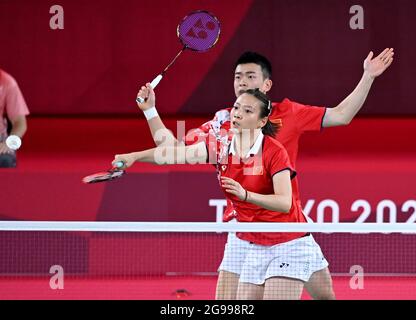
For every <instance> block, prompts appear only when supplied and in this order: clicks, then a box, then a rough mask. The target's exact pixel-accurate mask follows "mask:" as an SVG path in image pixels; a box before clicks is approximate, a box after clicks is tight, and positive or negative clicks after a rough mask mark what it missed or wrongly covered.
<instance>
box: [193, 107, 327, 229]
mask: <svg viewBox="0 0 416 320" xmlns="http://www.w3.org/2000/svg"><path fill="white" fill-rule="evenodd" d="M230 112H231V108H228V109H223V110H220V111H218V112H217V113H216V114H215V117H214V118H213V119H212V120H210V121H208V122H206V123H204V124H203V125H202V126H200V127H199V128H198V129H196V130H194V131H192V132H190V133H189V134H188V135H187V137H186V143H187V144H192V143H195V142H198V141H199V142H200V141H203V140H204V138H206V136H207V135H208V133H209V132H210V131H211V132H214V133H217V132H219V131H220V130H229V129H230ZM325 112H326V108H324V107H316V106H308V105H303V104H300V103H297V102H293V101H290V100H289V99H284V100H283V101H282V102H280V103H273V109H272V113H271V114H270V117H269V119H270V121H272V122H274V123H276V124H277V126H278V128H279V130H278V133H277V135H276V137H275V138H276V140H278V141H279V142H280V143H281V144H282V145H283V146H284V147H285V149H286V151H287V153H288V156H289V159H290V162H291V164H292V166H293V168H294V169H296V160H297V156H298V148H299V139H300V137H301V135H302V134H303V133H304V132H307V131H319V130H321V128H322V122H323V118H324V115H325ZM292 189H293V197H294V198H295V199H296V200H297V201H298V204H299V206H300V195H299V186H298V181H297V178H295V179H293V180H292ZM234 217H235V212H234V209H233V208H232V206H231V205H230V203H229V201H227V208H226V210H225V212H224V221H229V220H231V219H233V218H234Z"/></svg>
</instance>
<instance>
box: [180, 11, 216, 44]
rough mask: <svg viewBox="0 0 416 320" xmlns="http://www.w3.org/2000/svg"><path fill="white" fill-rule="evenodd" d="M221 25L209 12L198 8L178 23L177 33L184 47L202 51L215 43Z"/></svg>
mask: <svg viewBox="0 0 416 320" xmlns="http://www.w3.org/2000/svg"><path fill="white" fill-rule="evenodd" d="M220 33H221V25H220V22H219V20H218V19H217V18H216V17H215V16H214V15H213V14H212V13H210V12H208V11H205V10H198V11H194V12H192V13H190V14H189V15H187V16H186V17H185V18H183V19H182V21H181V22H180V23H179V25H178V28H177V34H178V38H179V40H180V41H181V42H182V44H183V45H184V47H185V48H187V49H190V50H193V51H198V52H204V51H207V50H209V49H211V48H212V47H213V46H215V45H216V43H217V42H218V39H219V38H220Z"/></svg>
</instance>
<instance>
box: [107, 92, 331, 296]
mask: <svg viewBox="0 0 416 320" xmlns="http://www.w3.org/2000/svg"><path fill="white" fill-rule="evenodd" d="M143 94H144V95H146V93H145V92H144V91H143ZM144 98H147V99H148V100H150V102H149V103H151V102H152V99H154V92H153V90H151V88H150V89H149V90H148V92H147V96H144ZM149 98H150V99H149ZM271 109H272V105H271V103H270V101H269V99H268V98H267V96H266V95H265V94H263V93H262V92H261V91H259V90H258V89H250V90H247V91H245V92H244V93H243V94H241V95H240V96H239V97H238V98H237V100H236V102H235V104H234V107H233V109H232V111H231V120H232V121H231V130H230V133H229V134H228V133H225V134H223V135H221V136H218V135H214V134H210V135H209V136H208V137H207V138H205V139H204V141H201V142H199V143H197V144H194V145H190V146H176V147H172V146H166V147H164V146H163V145H162V146H159V147H158V148H154V149H149V150H146V151H141V152H134V153H129V154H124V155H116V156H115V159H114V161H113V164H115V163H117V162H120V161H121V162H123V163H124V164H125V167H130V166H132V165H133V164H134V163H135V162H151V163H157V164H174V163H192V164H194V163H196V162H199V163H203V162H205V163H207V162H209V161H214V162H215V163H216V166H217V172H218V178H219V182H220V186H221V188H222V189H223V191H224V193H225V195H226V197H227V199H229V200H230V201H231V202H232V203H233V206H234V208H235V210H236V212H237V220H238V221H240V222H306V219H305V217H304V215H303V214H302V210H301V207H300V205H299V202H298V201H296V199H295V197H293V196H292V194H293V192H292V184H291V179H292V178H294V176H295V175H296V173H295V172H294V170H293V169H292V166H291V163H290V160H289V157H288V155H287V152H286V150H285V149H284V147H283V146H282V145H281V144H280V143H279V142H278V141H277V140H275V139H274V138H272V137H273V136H274V135H275V131H276V127H275V125H273V124H272V123H271V122H270V121H269V118H268V116H269V114H270V112H271ZM169 154H170V155H172V157H171V158H168V157H166V155H169ZM162 155H163V156H162ZM237 236H238V237H239V238H240V239H242V240H245V241H247V242H249V243H250V246H249V250H248V252H247V255H246V258H245V260H244V262H243V263H242V265H241V266H240V267H241V273H240V279H239V284H238V291H237V299H299V298H300V296H301V293H302V290H303V286H304V283H305V282H306V281H308V279H309V278H310V276H311V275H312V274H313V273H314V272H316V271H319V270H323V269H326V268H327V267H328V263H327V261H326V259H325V258H324V256H323V254H322V252H321V249H320V248H319V246H318V244H317V243H316V242H315V241H314V239H313V237H312V236H311V235H310V234H304V233H238V234H237ZM225 254H226V253H225Z"/></svg>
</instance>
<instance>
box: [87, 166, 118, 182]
mask: <svg viewBox="0 0 416 320" xmlns="http://www.w3.org/2000/svg"><path fill="white" fill-rule="evenodd" d="M124 173H125V171H124V170H118V169H117V170H114V169H112V170H108V171H103V172H97V173H94V174H91V175H88V176H86V177H84V178H83V179H82V182H83V183H85V184H91V183H98V182H105V181H110V180H114V179H117V178H120V177H121V176H122V175H124Z"/></svg>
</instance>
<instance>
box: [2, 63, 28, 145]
mask: <svg viewBox="0 0 416 320" xmlns="http://www.w3.org/2000/svg"><path fill="white" fill-rule="evenodd" d="M28 114H29V109H28V108H27V105H26V102H25V99H24V98H23V95H22V93H21V91H20V89H19V86H18V85H17V82H16V80H14V78H13V77H12V76H10V75H9V74H8V73H6V72H5V71H3V70H1V69H0V138H1V136H4V137H5V136H6V135H7V121H6V116H7V117H8V118H9V119H14V118H16V117H17V116H21V115H25V116H26V115H28ZM0 141H1V140H0Z"/></svg>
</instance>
